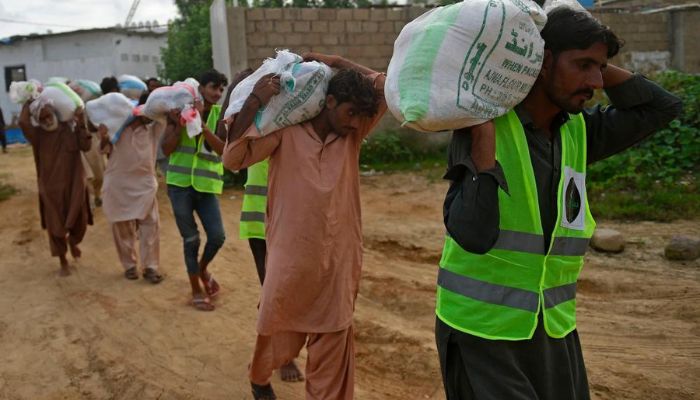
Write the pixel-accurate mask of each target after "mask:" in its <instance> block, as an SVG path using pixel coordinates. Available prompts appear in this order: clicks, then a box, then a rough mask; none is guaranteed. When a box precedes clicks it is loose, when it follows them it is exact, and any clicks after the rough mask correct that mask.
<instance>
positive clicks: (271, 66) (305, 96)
mask: <svg viewBox="0 0 700 400" xmlns="http://www.w3.org/2000/svg"><path fill="white" fill-rule="evenodd" d="M270 73H274V74H277V75H280V84H281V87H282V88H281V91H280V94H278V95H277V96H274V97H273V98H272V99H270V102H269V103H268V104H267V105H266V106H265V108H263V109H261V110H260V111H258V115H256V118H255V127H256V128H257V130H258V132H259V133H260V135H261V136H264V135H267V134H268V133H271V132H274V131H277V130H280V129H282V128H284V127H287V126H291V125H295V124H298V123H301V122H304V121H307V120H309V119H311V118H313V117H315V116H317V115H318V114H319V113H320V112H321V111H322V110H323V107H324V105H325V100H326V92H327V91H328V82H329V81H330V80H331V77H332V76H333V71H332V70H331V68H330V67H329V66H327V65H326V64H323V63H320V62H317V61H311V62H302V58H301V57H300V56H298V55H296V54H294V53H291V52H289V51H288V50H281V51H278V52H277V57H275V58H274V59H273V58H268V59H267V60H265V61H264V62H263V64H262V65H261V66H260V68H258V69H257V70H256V71H255V72H254V73H252V74H251V75H250V76H248V77H247V78H245V79H244V80H242V81H241V82H240V83H239V84H238V85H237V86H236V88H235V89H233V93H231V99H230V101H229V106H228V108H227V109H226V111H225V112H224V118H229V117H230V116H232V115H234V114H236V113H237V112H239V111H240V110H241V108H243V103H245V101H246V99H247V98H248V96H250V93H251V92H252V91H253V87H255V84H256V83H257V82H258V80H260V78H261V77H263V76H265V75H267V74H270Z"/></svg>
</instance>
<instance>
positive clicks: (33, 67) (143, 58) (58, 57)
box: [0, 30, 167, 124]
mask: <svg viewBox="0 0 700 400" xmlns="http://www.w3.org/2000/svg"><path fill="white" fill-rule="evenodd" d="M166 37H167V36H166V35H165V34H160V35H158V36H153V35H141V34H138V33H125V32H119V31H99V30H97V31H81V32H76V33H74V34H57V35H53V36H44V37H40V38H27V39H25V40H21V41H17V42H15V43H13V44H10V45H0V108H2V112H3V114H4V116H5V121H6V122H7V123H8V124H9V123H10V122H11V121H12V117H13V114H18V113H19V111H20V107H19V106H18V105H17V104H14V103H12V102H10V98H9V94H8V93H7V92H6V91H5V67H6V66H14V65H24V66H25V68H26V74H27V79H37V80H39V81H41V82H44V81H46V80H47V79H48V78H50V77H52V76H62V77H66V78H70V79H90V80H93V81H96V82H97V83H99V82H100V81H101V80H102V78H104V77H105V76H117V75H121V74H131V75H136V76H139V77H142V78H145V77H151V76H156V74H157V66H158V65H159V64H161V61H160V48H161V47H165V46H166V45H167V39H166Z"/></svg>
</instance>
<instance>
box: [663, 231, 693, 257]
mask: <svg viewBox="0 0 700 400" xmlns="http://www.w3.org/2000/svg"><path fill="white" fill-rule="evenodd" d="M664 256H665V257H666V258H667V259H669V260H681V261H691V260H695V259H696V258H698V257H700V239H697V238H691V237H687V236H674V237H672V238H671V241H670V242H669V243H668V244H667V245H666V248H665V249H664Z"/></svg>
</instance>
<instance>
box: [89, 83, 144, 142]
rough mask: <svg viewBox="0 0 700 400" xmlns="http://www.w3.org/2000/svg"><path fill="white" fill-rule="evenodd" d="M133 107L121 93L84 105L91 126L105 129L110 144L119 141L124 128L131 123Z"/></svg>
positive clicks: (109, 94)
mask: <svg viewBox="0 0 700 400" xmlns="http://www.w3.org/2000/svg"><path fill="white" fill-rule="evenodd" d="M133 111H134V106H133V103H132V102H131V100H129V98H127V97H126V96H125V95H123V94H121V93H107V94H106V95H104V96H102V97H100V98H98V99H95V100H90V101H88V102H87V104H86V105H85V112H86V113H87V117H88V119H89V120H90V122H92V124H93V125H95V126H96V127H99V126H100V125H104V126H106V127H107V134H108V135H109V139H110V141H111V142H112V143H116V141H117V140H119V136H120V135H121V132H122V130H123V129H124V127H125V126H126V125H127V124H128V123H129V122H131V120H132V118H133V117H132V115H133Z"/></svg>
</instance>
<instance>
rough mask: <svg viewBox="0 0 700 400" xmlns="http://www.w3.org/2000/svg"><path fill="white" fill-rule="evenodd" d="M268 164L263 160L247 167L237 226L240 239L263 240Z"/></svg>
mask: <svg viewBox="0 0 700 400" xmlns="http://www.w3.org/2000/svg"><path fill="white" fill-rule="evenodd" d="M268 163H269V161H268V160H263V161H260V162H259V163H255V164H253V165H251V166H250V167H248V178H247V179H246V184H245V191H244V195H243V205H242V207H241V222H240V224H239V236H240V238H241V239H253V238H255V239H265V212H266V211H267V173H268V169H269V164H268Z"/></svg>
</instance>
